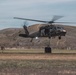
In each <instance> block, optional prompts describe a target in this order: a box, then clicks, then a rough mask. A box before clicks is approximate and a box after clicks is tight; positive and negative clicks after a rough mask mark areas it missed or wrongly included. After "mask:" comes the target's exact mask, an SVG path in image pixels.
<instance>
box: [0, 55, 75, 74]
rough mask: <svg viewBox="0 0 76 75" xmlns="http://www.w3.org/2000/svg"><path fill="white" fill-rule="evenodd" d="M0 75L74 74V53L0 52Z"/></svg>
mask: <svg viewBox="0 0 76 75" xmlns="http://www.w3.org/2000/svg"><path fill="white" fill-rule="evenodd" d="M0 75H76V54H0Z"/></svg>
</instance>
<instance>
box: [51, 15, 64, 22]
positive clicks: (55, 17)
mask: <svg viewBox="0 0 76 75" xmlns="http://www.w3.org/2000/svg"><path fill="white" fill-rule="evenodd" d="M62 17H64V16H57V15H55V16H54V17H53V18H52V20H51V21H52V22H54V21H56V20H58V19H60V18H62Z"/></svg>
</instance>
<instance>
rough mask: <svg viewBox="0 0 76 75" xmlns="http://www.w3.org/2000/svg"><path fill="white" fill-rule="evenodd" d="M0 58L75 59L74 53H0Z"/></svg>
mask: <svg viewBox="0 0 76 75" xmlns="http://www.w3.org/2000/svg"><path fill="white" fill-rule="evenodd" d="M0 59H3V60H6V59H18V60H28V59H29V60H41V59H44V60H76V54H67V53H66V54H64V53H62V54H58V53H57V54H0Z"/></svg>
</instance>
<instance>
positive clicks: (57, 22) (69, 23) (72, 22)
mask: <svg viewBox="0 0 76 75" xmlns="http://www.w3.org/2000/svg"><path fill="white" fill-rule="evenodd" d="M54 23H68V24H76V22H54Z"/></svg>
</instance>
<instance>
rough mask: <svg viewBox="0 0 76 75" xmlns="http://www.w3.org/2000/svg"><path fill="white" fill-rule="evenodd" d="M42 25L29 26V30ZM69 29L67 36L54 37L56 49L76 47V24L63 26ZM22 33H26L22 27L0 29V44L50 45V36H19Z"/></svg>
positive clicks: (20, 45)
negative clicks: (33, 37)
mask: <svg viewBox="0 0 76 75" xmlns="http://www.w3.org/2000/svg"><path fill="white" fill-rule="evenodd" d="M40 26H41V25H39V24H37V25H32V26H29V27H28V30H29V32H33V31H38V30H39V27H40ZM63 27H64V28H65V29H66V30H67V34H66V36H65V37H62V39H61V40H58V38H57V37H56V38H52V39H51V40H50V44H51V47H52V48H55V49H76V27H75V26H63ZM20 33H24V30H23V29H22V28H7V29H3V30H0V46H5V47H10V48H12V47H25V48H44V47H45V46H47V45H48V43H49V39H48V38H40V39H39V40H36V39H33V42H30V41H31V38H23V37H19V36H18V35H19V34H20Z"/></svg>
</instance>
